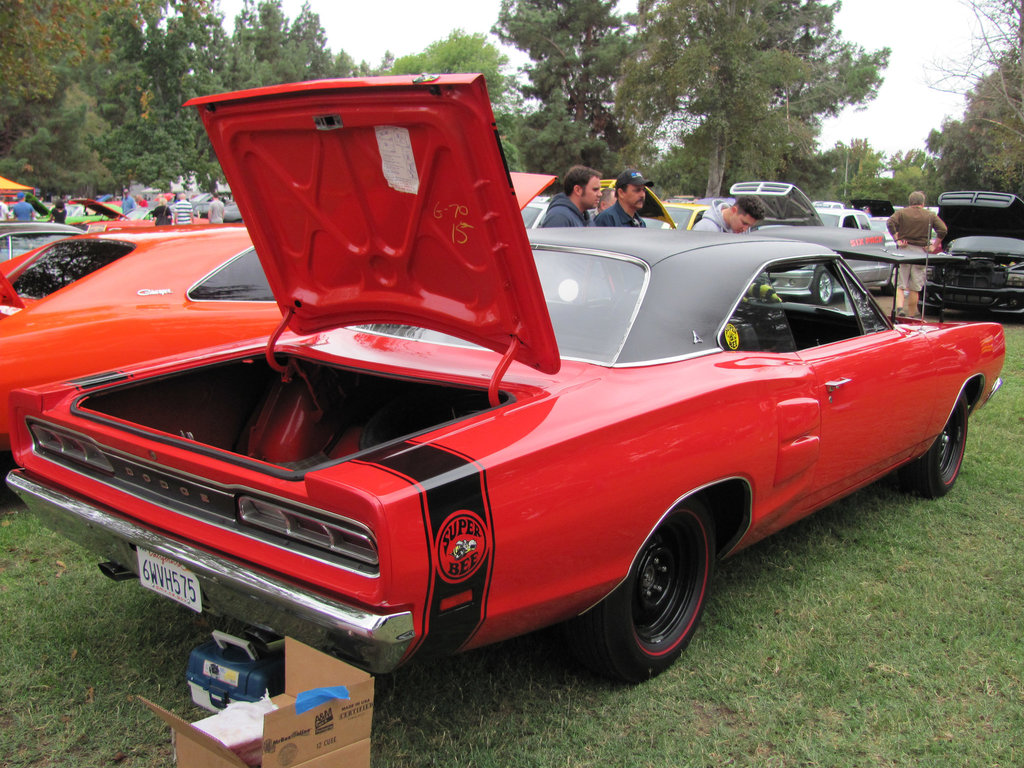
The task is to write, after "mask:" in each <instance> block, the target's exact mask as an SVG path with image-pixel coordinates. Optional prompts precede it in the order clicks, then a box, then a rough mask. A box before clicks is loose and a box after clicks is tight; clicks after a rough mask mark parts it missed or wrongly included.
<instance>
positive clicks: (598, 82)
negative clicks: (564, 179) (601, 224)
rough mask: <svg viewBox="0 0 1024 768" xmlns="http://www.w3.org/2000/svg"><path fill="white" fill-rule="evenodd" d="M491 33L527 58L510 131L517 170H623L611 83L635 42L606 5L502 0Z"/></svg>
mask: <svg viewBox="0 0 1024 768" xmlns="http://www.w3.org/2000/svg"><path fill="white" fill-rule="evenodd" d="M494 32H495V34H497V35H498V38H499V39H500V40H501V41H502V42H503V43H505V44H507V45H513V46H515V47H516V48H518V49H519V50H521V51H523V52H525V53H527V54H529V56H530V60H531V61H530V63H529V64H527V65H526V66H525V67H524V73H525V75H526V77H527V82H525V83H524V84H523V85H522V94H523V97H524V99H526V114H525V115H524V116H523V118H522V120H521V122H520V123H519V125H518V129H517V131H516V144H517V146H518V147H519V148H520V153H521V157H522V160H523V166H524V167H523V169H522V170H527V171H536V172H547V173H563V172H564V171H565V169H566V168H568V167H570V166H572V165H576V164H583V165H586V166H589V167H591V168H596V169H598V170H600V171H602V172H604V174H605V175H606V176H608V175H615V174H617V173H618V172H619V171H621V170H622V168H621V167H620V165H621V160H620V157H619V152H620V151H621V150H622V149H623V147H624V146H625V134H624V131H623V130H622V128H621V126H620V122H619V119H618V118H617V117H616V115H615V111H614V105H615V85H616V83H617V81H618V79H619V75H620V72H621V68H622V64H623V61H624V60H625V59H626V58H627V57H628V56H629V55H630V52H631V50H632V45H633V38H632V36H631V35H630V34H629V33H630V26H629V24H628V23H627V22H626V21H625V20H624V19H623V18H622V17H620V16H619V15H618V14H616V13H615V2H613V1H612V0H564V2H557V3H556V2H552V1H551V0H502V3H501V11H500V12H499V14H498V22H497V24H496V25H495V27H494Z"/></svg>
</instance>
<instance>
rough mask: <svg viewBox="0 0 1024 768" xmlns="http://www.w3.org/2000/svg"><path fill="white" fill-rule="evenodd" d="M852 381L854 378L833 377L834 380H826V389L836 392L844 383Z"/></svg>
mask: <svg viewBox="0 0 1024 768" xmlns="http://www.w3.org/2000/svg"><path fill="white" fill-rule="evenodd" d="M851 381H852V379H845V378H844V379H832V381H826V382H825V389H826V390H828V391H829V392H835V391H836V390H837V389H839V388H840V387H841V386H843V385H844V384H849V383H850V382H851Z"/></svg>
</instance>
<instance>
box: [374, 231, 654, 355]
mask: <svg viewBox="0 0 1024 768" xmlns="http://www.w3.org/2000/svg"><path fill="white" fill-rule="evenodd" d="M534 260H535V262H536V264H537V273H538V275H539V276H540V282H541V287H542V288H543V290H544V299H545V301H546V303H547V305H548V314H549V315H550V317H551V325H552V327H553V328H554V331H555V339H556V340H557V341H558V350H559V353H560V355H561V357H563V358H572V359H576V360H586V361H589V362H594V363H600V364H604V365H611V364H613V363H614V362H615V359H616V358H617V357H618V354H619V350H620V349H621V348H622V345H623V344H624V343H625V340H626V335H627V334H628V333H629V328H630V325H631V323H632V320H633V317H634V316H635V314H636V310H637V307H638V305H639V302H640V297H641V295H642V294H643V289H644V285H645V284H646V281H647V268H646V267H645V266H643V265H642V264H641V263H640V262H635V261H632V260H627V259H624V258H615V257H612V256H600V255H596V254H590V253H573V252H567V251H557V250H541V249H537V250H535V251H534ZM358 328H360V329H361V330H364V331H369V332H372V333H378V334H381V335H385V336H401V337H403V338H411V339H420V340H422V341H431V342H435V343H444V344H455V345H459V346H471V345H470V344H469V343H468V342H465V341H462V340H460V339H456V338H454V337H452V336H448V335H446V334H443V333H438V332H436V331H429V330H426V329H424V328H413V327H411V326H402V325H393V324H384V323H377V324H368V325H360V326H358Z"/></svg>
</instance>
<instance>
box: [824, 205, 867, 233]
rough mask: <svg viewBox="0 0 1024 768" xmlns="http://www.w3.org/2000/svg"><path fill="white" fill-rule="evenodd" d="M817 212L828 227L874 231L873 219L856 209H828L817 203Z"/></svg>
mask: <svg viewBox="0 0 1024 768" xmlns="http://www.w3.org/2000/svg"><path fill="white" fill-rule="evenodd" d="M814 207H815V210H817V211H818V216H820V217H821V223H822V224H824V225H825V226H826V227H847V228H849V229H872V226H871V217H870V216H868V214H867V213H865V212H864V211H858V210H857V209H856V208H833V207H832V206H831V205H830V206H828V207H827V208H825V207H821V206H819V205H818V204H817V203H815V206H814Z"/></svg>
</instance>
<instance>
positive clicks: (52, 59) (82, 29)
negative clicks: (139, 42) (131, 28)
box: [0, 0, 134, 101]
mask: <svg viewBox="0 0 1024 768" xmlns="http://www.w3.org/2000/svg"><path fill="white" fill-rule="evenodd" d="M130 5H134V2H132V0H113V2H106V0H104V1H103V2H100V1H99V0H0V40H2V41H3V56H0V82H2V83H3V84H4V94H5V96H7V97H10V98H11V99H13V100H16V101H30V100H35V99H48V98H50V97H52V96H53V95H54V94H55V93H56V92H57V89H58V84H59V81H60V72H59V67H61V66H62V65H65V64H73V63H76V62H77V61H79V60H81V58H82V57H83V56H84V55H85V54H86V52H87V51H88V50H89V45H88V41H89V36H88V34H87V32H88V30H90V29H91V28H92V27H93V26H94V25H95V23H96V19H97V17H98V15H99V13H100V11H101V10H102V9H104V8H107V7H112V6H119V7H128V6H130Z"/></svg>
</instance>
